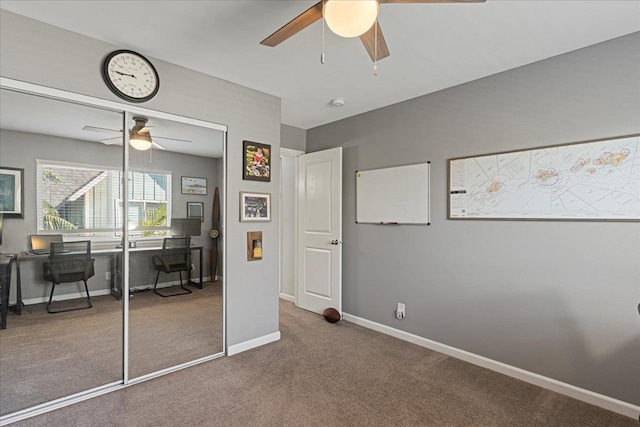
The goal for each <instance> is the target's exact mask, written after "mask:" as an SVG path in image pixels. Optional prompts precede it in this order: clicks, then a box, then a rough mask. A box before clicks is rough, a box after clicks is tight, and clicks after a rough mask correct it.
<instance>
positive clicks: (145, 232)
mask: <svg viewBox="0 0 640 427" xmlns="http://www.w3.org/2000/svg"><path fill="white" fill-rule="evenodd" d="M36 169H37V177H36V180H37V200H38V207H37V211H38V232H47V231H52V230H55V231H56V232H59V233H63V234H64V233H69V234H71V233H75V234H84V235H112V236H113V235H116V233H118V232H121V230H122V207H123V202H122V193H123V191H122V184H121V183H122V179H121V178H122V172H121V171H120V170H117V169H113V168H108V167H100V166H93V165H78V164H70V163H63V162H54V161H48V160H37V168H36ZM128 178H129V179H128V180H127V183H128V186H129V197H130V199H129V228H130V230H129V234H131V235H138V236H154V235H164V234H166V230H168V229H169V227H170V225H171V224H170V218H171V173H170V172H163V171H130V172H129V177H128Z"/></svg>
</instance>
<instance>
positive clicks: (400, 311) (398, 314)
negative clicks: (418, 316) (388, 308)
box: [396, 302, 407, 320]
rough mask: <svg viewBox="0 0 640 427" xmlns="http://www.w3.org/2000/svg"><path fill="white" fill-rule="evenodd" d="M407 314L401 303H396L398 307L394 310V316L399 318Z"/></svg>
mask: <svg viewBox="0 0 640 427" xmlns="http://www.w3.org/2000/svg"><path fill="white" fill-rule="evenodd" d="M406 315H407V312H406V308H405V306H404V304H403V303H401V302H399V303H398V309H397V310H396V317H397V318H398V319H400V320H402V319H404V318H405V316H406Z"/></svg>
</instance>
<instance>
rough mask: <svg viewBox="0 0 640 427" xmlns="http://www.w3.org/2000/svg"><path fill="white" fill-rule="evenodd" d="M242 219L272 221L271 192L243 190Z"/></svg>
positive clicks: (241, 197)
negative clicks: (246, 191)
mask: <svg viewBox="0 0 640 427" xmlns="http://www.w3.org/2000/svg"><path fill="white" fill-rule="evenodd" d="M240 221H243V222H244V221H271V194H268V193H244V192H241V193H240Z"/></svg>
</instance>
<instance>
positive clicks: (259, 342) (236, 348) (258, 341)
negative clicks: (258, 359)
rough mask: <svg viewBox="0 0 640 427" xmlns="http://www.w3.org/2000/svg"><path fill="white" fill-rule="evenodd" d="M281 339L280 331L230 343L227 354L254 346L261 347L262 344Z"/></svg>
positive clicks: (230, 354)
mask: <svg viewBox="0 0 640 427" xmlns="http://www.w3.org/2000/svg"><path fill="white" fill-rule="evenodd" d="M279 339H280V331H278V332H274V333H272V334H269V335H264V336H261V337H258V338H254V339H252V340H249V341H245V342H241V343H240V344H234V345H230V346H229V348H227V356H233V355H234V354H238V353H242V352H243V351H247V350H251V349H252V348H256V347H260V346H261V345H265V344H269V343H272V342H275V341H278V340H279Z"/></svg>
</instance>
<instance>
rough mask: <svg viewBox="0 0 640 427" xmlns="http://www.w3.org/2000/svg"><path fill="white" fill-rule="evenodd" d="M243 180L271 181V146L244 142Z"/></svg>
mask: <svg viewBox="0 0 640 427" xmlns="http://www.w3.org/2000/svg"><path fill="white" fill-rule="evenodd" d="M243 149H244V155H243V166H244V167H243V175H242V179H246V180H250V181H264V182H270V181H271V146H270V145H267V144H260V143H259V142H251V141H243Z"/></svg>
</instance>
